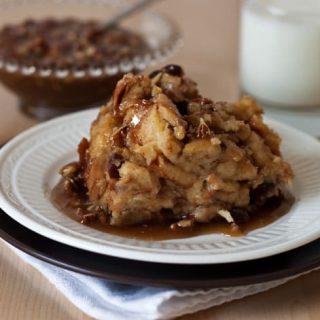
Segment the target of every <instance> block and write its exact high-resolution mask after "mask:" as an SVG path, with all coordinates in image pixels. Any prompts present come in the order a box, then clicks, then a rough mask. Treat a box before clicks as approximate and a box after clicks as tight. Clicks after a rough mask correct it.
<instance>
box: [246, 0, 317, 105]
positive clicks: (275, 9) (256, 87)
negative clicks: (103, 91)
mask: <svg viewBox="0 0 320 320" xmlns="http://www.w3.org/2000/svg"><path fill="white" fill-rule="evenodd" d="M240 82H241V87H242V91H243V92H244V93H247V94H250V95H252V96H254V97H255V98H256V99H257V100H258V101H259V102H260V103H262V104H263V105H265V106H274V107H280V108H304V109H305V108H314V107H319V108H320V0H247V1H244V2H243V5H242V12H241V32H240Z"/></svg>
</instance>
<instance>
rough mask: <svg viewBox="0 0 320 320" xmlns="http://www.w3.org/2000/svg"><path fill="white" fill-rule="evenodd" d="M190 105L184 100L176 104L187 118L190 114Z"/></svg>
mask: <svg viewBox="0 0 320 320" xmlns="http://www.w3.org/2000/svg"><path fill="white" fill-rule="evenodd" d="M188 105H189V102H188V101H187V100H182V101H179V102H177V103H176V106H177V108H178V110H179V112H180V114H181V115H182V116H185V115H187V114H188Z"/></svg>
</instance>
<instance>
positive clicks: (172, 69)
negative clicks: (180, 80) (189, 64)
mask: <svg viewBox="0 0 320 320" xmlns="http://www.w3.org/2000/svg"><path fill="white" fill-rule="evenodd" d="M163 70H164V72H166V73H168V74H171V75H172V76H176V77H182V76H183V74H184V72H183V69H182V68H181V67H180V66H178V65H177V64H168V65H167V66H165V67H164V68H163Z"/></svg>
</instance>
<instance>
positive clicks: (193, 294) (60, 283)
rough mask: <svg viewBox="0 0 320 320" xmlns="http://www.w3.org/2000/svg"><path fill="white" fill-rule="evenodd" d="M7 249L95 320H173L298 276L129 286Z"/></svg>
mask: <svg viewBox="0 0 320 320" xmlns="http://www.w3.org/2000/svg"><path fill="white" fill-rule="evenodd" d="M9 247H10V248H11V249H12V250H13V251H14V252H15V253H16V254H17V255H18V256H19V257H20V258H22V259H23V260H24V261H25V262H27V263H28V264H30V265H31V266H33V267H34V268H36V269H37V270H38V271H39V272H40V273H42V275H43V276H44V277H45V278H47V279H48V281H49V282H51V283H52V284H53V285H54V286H55V287H56V288H57V289H58V290H59V291H60V292H61V293H62V294H63V295H64V296H65V297H66V298H67V299H68V300H69V301H71V302H72V303H73V304H74V305H75V306H77V307H78V308H79V309H81V310H82V311H83V312H84V313H86V314H87V315H89V316H91V317H93V318H94V319H98V320H124V319H125V320H128V319H130V320H155V319H172V318H175V317H178V316H181V315H184V314H188V313H194V312H197V311H199V310H203V309H207V308H210V307H213V306H217V305H220V304H222V303H225V302H228V301H232V300H236V299H241V298H243V297H246V296H249V295H253V294H255V293H259V292H263V291H266V290H269V289H271V288H274V287H277V286H279V285H281V284H284V283H285V282H287V281H289V280H291V279H293V278H296V277H298V276H300V275H301V274H300V275H296V276H293V277H288V278H284V279H280V280H275V281H269V282H264V283H259V284H253V285H248V286H238V287H232V288H218V289H206V290H176V289H168V288H155V287H143V286H132V285H124V284H116V283H113V282H110V281H107V280H102V279H99V278H96V277H92V276H86V275H82V274H79V273H76V272H72V271H68V270H65V269H62V268H59V267H56V266H54V265H51V264H49V263H46V262H44V261H41V260H39V259H36V258H34V257H32V256H30V255H28V254H26V253H24V252H22V251H20V250H18V249H16V248H14V247H12V246H11V245H9ZM309 272H310V271H309Z"/></svg>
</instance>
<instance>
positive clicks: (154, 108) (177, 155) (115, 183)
mask: <svg viewBox="0 0 320 320" xmlns="http://www.w3.org/2000/svg"><path fill="white" fill-rule="evenodd" d="M262 113H263V112H262V109H261V108H260V107H259V106H258V105H257V104H256V102H255V101H254V100H253V99H252V98H250V97H243V98H242V99H241V100H240V101H239V102H237V103H226V102H214V101H212V100H210V99H207V98H204V97H202V96H201V95H200V94H199V92H198V89H197V85H196V83H195V82H194V81H192V80H191V79H189V78H187V77H186V76H185V75H184V71H183V70H182V68H181V67H179V66H177V65H169V66H166V67H164V68H163V69H161V70H157V71H155V72H153V73H152V74H150V76H145V75H133V74H127V75H125V76H124V77H123V79H122V80H120V81H119V82H118V84H117V86H116V88H115V90H114V93H113V96H112V99H111V100H110V101H109V102H108V103H107V104H106V105H105V106H103V107H102V108H101V110H100V113H99V115H98V117H97V119H96V120H95V121H94V122H93V123H92V126H91V132H90V140H89V141H88V140H86V139H83V140H82V142H81V143H80V145H79V154H80V159H79V162H78V163H77V164H73V167H70V166H69V167H68V166H66V167H64V168H63V170H62V175H63V176H64V177H65V179H67V181H72V183H73V184H72V186H73V191H76V190H79V189H81V190H85V192H86V194H87V196H88V200H89V204H90V206H92V207H94V208H96V210H97V212H99V215H100V216H101V213H103V215H104V218H103V219H102V220H103V221H104V222H106V221H107V222H108V223H110V224H111V225H116V226H124V225H133V224H143V223H149V222H157V221H159V222H163V221H169V222H170V223H176V225H177V226H179V227H188V226H191V225H192V224H194V223H196V222H199V223H207V222H210V221H213V220H216V219H217V218H218V217H223V218H224V219H225V220H227V221H228V222H230V223H231V222H235V221H237V220H239V219H240V220H241V219H246V218H247V217H248V213H250V212H253V211H254V210H255V209H256V208H257V207H259V206H261V205H263V204H264V203H265V202H266V201H267V200H268V199H270V198H273V197H280V196H282V194H283V193H282V190H283V189H284V188H286V186H287V185H288V184H290V181H291V180H292V177H293V172H292V170H291V168H290V166H289V164H288V163H286V162H285V161H284V160H283V159H282V157H281V153H280V150H279V144H280V138H279V136H278V135H277V134H276V133H275V132H274V131H273V130H272V129H270V128H269V127H268V126H267V125H266V124H264V122H263V119H262ZM70 168H71V169H70ZM72 168H73V169H72Z"/></svg>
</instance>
